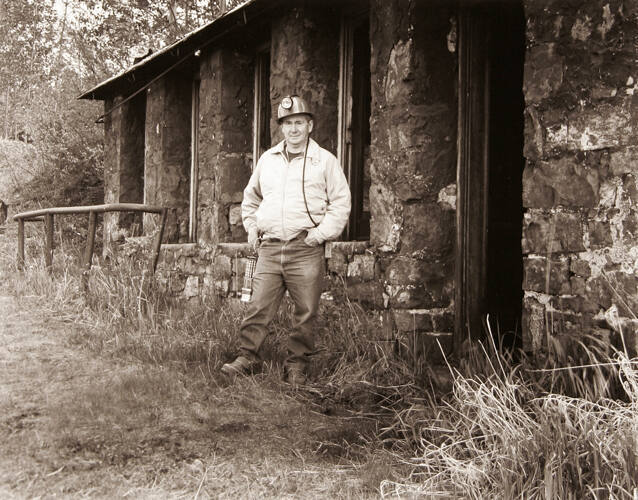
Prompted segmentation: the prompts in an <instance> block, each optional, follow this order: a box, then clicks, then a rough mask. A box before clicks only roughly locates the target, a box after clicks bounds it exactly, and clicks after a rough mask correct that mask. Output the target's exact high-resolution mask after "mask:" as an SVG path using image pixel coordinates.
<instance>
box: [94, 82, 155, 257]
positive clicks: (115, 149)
mask: <svg viewBox="0 0 638 500" xmlns="http://www.w3.org/2000/svg"><path fill="white" fill-rule="evenodd" d="M121 101H122V98H120V97H118V98H116V99H109V100H107V101H105V103H104V109H105V111H110V110H111V109H113V107H114V106H116V105H118V104H119V103H120V102H121ZM145 113H146V98H145V96H144V95H143V94H142V95H141V96H137V97H135V98H133V99H131V100H129V101H127V102H125V103H124V104H122V105H120V106H119V107H118V108H117V109H115V110H114V111H113V112H111V113H109V114H107V115H106V116H105V118H104V147H105V150H106V151H108V154H106V155H105V156H104V203H142V202H143V200H144V123H145ZM141 226H142V218H141V214H135V215H134V214H125V213H120V212H110V213H107V214H104V233H103V234H104V251H105V252H108V251H109V249H111V242H114V241H120V240H122V239H123V238H124V237H125V236H131V235H135V234H139V233H140V231H141V229H142V227H141Z"/></svg>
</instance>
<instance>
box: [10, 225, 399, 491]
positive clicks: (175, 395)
mask: <svg viewBox="0 0 638 500" xmlns="http://www.w3.org/2000/svg"><path fill="white" fill-rule="evenodd" d="M14 236H15V235H14V234H11V230H10V231H9V234H5V235H0V238H2V241H3V246H4V252H3V267H2V269H3V271H2V278H1V279H2V283H3V287H2V288H3V293H4V295H3V296H2V297H1V299H0V315H1V316H2V317H3V318H6V320H5V321H4V323H3V325H2V329H0V342H1V344H0V367H1V368H0V394H1V395H2V397H1V398H0V439H1V440H2V442H3V446H2V448H0V496H3V498H4V497H8V498H14V497H15V498H32V497H39V496H44V497H48V496H50V497H55V496H64V497H85V496H91V497H125V496H131V495H132V496H133V497H136V498H137V497H142V498H166V497H172V498H182V497H184V498H193V497H197V498H211V497H214V498H315V497H327V498H368V497H372V498H374V497H376V496H378V492H379V487H380V484H381V481H383V480H384V479H396V478H398V477H400V474H399V472H398V471H400V470H401V469H402V468H403V467H404V465H402V464H400V463H399V461H398V460H397V459H396V458H395V457H394V456H393V455H391V454H390V453H389V452H388V451H384V450H383V447H382V446H381V442H380V440H379V438H378V436H379V434H380V428H381V426H382V425H383V420H382V419H379V418H377V417H376V416H375V415H371V414H370V412H369V407H367V405H366V402H367V400H365V401H363V400H362V401H363V405H360V404H353V401H352V397H351V396H350V395H348V394H346V393H342V391H341V390H340V389H338V388H336V387H332V388H327V389H325V390H324V391H319V390H318V389H316V388H314V387H313V386H309V387H307V388H305V389H303V390H296V389H293V388H292V387H290V386H288V385H287V384H284V383H283V382H281V379H280V375H281V369H280V367H279V365H278V364H277V363H276V362H275V361H270V362H269V363H268V364H267V365H266V366H265V367H264V369H263V370H262V372H261V373H259V374H256V375H255V376H254V377H250V378H247V379H238V380H229V379H227V378H225V377H222V376H220V375H218V368H219V363H221V361H222V356H227V355H228V353H229V352H230V351H231V349H232V339H230V338H227V339H226V340H224V339H220V338H214V337H215V335H214V331H213V330H214V328H212V327H209V331H204V332H200V335H199V338H196V337H197V336H196V332H195V331H194V330H193V329H194V328H195V326H194V325H193V324H190V325H188V324H187V322H186V321H185V320H184V316H180V318H179V319H175V320H174V321H175V322H176V323H178V324H181V325H182V328H181V329H179V330H178V329H177V327H175V325H174V324H173V320H172V319H170V318H166V317H165V318H163V320H162V321H159V320H158V321H157V323H158V324H154V323H153V322H152V321H150V320H149V319H148V316H146V317H145V318H140V323H138V324H137V325H136V328H132V325H131V323H130V318H129V319H123V318H122V317H118V314H116V313H115V312H114V311H113V310H109V308H110V307H116V302H117V300H120V299H119V298H116V299H113V301H112V302H110V303H108V304H110V305H108V304H107V302H108V301H107V302H104V301H101V302H99V304H98V303H97V299H95V300H96V303H94V304H87V303H86V301H85V300H84V299H82V298H81V294H79V292H78V290H77V289H79V287H80V283H79V281H78V279H77V277H74V276H71V275H70V274H69V273H66V272H64V271H61V272H59V273H58V271H56V272H55V273H54V279H51V278H50V277H48V276H47V275H46V273H45V272H44V271H43V270H41V269H39V268H38V267H37V264H35V261H33V264H34V266H35V267H34V268H33V269H31V270H27V272H26V274H25V275H24V277H21V276H20V275H17V274H16V273H15V271H14V270H13V269H12V263H11V261H12V260H13V252H14V247H15V245H14V243H15V239H13V237H14ZM25 279H26V280H28V282H27V281H26V280H25ZM104 279H105V280H106V277H105V276H104ZM106 281H108V280H106ZM91 286H92V287H98V288H99V287H100V286H107V287H112V286H113V284H112V283H110V282H108V283H106V282H104V283H102V284H99V283H91ZM100 289H101V288H100ZM101 290H103V289H101ZM7 292H9V293H7ZM106 305H108V307H106ZM120 305H122V304H121V303H120ZM138 312H139V311H138ZM228 319H229V321H230V320H231V319H233V318H232V317H231V318H228ZM167 322H168V323H171V326H168V327H167V325H166V324H164V325H162V324H159V323H167ZM141 324H144V325H145V326H144V328H141V327H140V325H141ZM219 342H228V345H226V346H225V350H223V353H222V354H221V355H218V354H214V355H213V354H211V352H212V351H216V344H217V343H219ZM275 356H276V348H275V347H274V346H273V347H272V353H271V357H275ZM317 375H318V374H317ZM350 390H351V392H352V391H353V389H352V388H350ZM356 392H357V393H358V394H362V393H364V392H365V391H362V390H358V391H356ZM403 474H404V475H405V473H403Z"/></svg>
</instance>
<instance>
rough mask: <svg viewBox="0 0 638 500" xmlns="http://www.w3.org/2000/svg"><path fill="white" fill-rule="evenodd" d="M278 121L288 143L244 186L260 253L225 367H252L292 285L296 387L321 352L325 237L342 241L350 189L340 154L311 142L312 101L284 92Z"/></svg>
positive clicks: (290, 372)
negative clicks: (234, 352)
mask: <svg viewBox="0 0 638 500" xmlns="http://www.w3.org/2000/svg"><path fill="white" fill-rule="evenodd" d="M277 121H278V122H279V124H280V126H281V131H282V133H283V135H284V140H283V141H282V142H280V143H279V144H277V145H276V146H275V147H273V148H271V149H269V150H268V151H266V152H265V153H264V154H263V155H262V156H261V158H260V159H259V161H258V162H257V166H256V167H255V170H254V171H253V174H252V176H251V178H250V180H249V181H248V185H247V186H246V189H244V199H243V202H242V205H241V208H242V220H243V223H244V227H245V229H246V231H247V232H248V243H249V244H250V245H251V246H252V248H253V249H255V250H259V254H258V259H257V267H256V269H255V275H254V278H253V298H252V301H251V302H250V305H249V307H248V310H247V312H246V316H245V318H244V321H243V322H242V325H241V328H240V353H239V356H238V357H237V359H235V361H233V362H232V363H226V364H225V365H224V366H222V372H223V373H225V374H227V375H235V374H238V375H247V374H249V373H250V372H251V370H252V367H253V365H254V364H256V363H257V362H258V361H259V348H260V347H261V344H262V342H263V341H264V339H265V338H266V336H267V335H268V325H269V323H270V322H271V320H272V319H273V317H274V315H275V313H276V312H277V309H278V308H279V304H280V303H281V299H282V298H283V296H284V293H285V291H286V290H288V293H289V294H290V298H291V299H292V301H293V303H294V306H295V309H294V318H293V326H292V332H291V334H290V337H289V338H288V357H287V359H286V363H285V367H284V371H285V376H286V380H287V381H288V382H289V383H291V384H295V385H296V384H303V383H304V382H305V381H306V373H307V366H308V362H309V358H308V356H309V355H310V354H312V352H313V350H314V331H315V327H314V323H315V319H316V316H317V310H318V308H319V298H320V296H321V292H322V286H323V276H324V267H325V262H324V242H326V241H328V240H332V239H335V238H337V237H338V236H339V235H340V234H341V232H342V231H343V228H344V227H345V225H346V223H347V221H348V216H349V215H350V189H349V188H348V183H347V181H346V178H345V176H344V175H343V171H342V169H341V165H339V162H338V161H337V158H335V156H334V155H333V154H332V153H330V152H328V151H326V150H325V149H323V148H322V147H320V146H319V145H318V144H317V143H316V142H315V141H314V140H312V139H310V133H311V132H312V128H313V125H314V122H313V114H312V112H311V111H310V108H309V107H308V104H307V103H306V101H304V100H303V99H302V98H301V97H299V96H296V95H293V96H288V97H284V98H283V99H282V101H281V103H280V104H279V107H278V109H277Z"/></svg>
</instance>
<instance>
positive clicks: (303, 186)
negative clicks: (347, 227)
mask: <svg viewBox="0 0 638 500" xmlns="http://www.w3.org/2000/svg"><path fill="white" fill-rule="evenodd" d="M309 143H310V137H308V139H307V140H306V149H305V150H304V152H303V170H302V171H301V192H302V193H303V202H304V205H306V213H307V214H308V217H310V221H311V222H312V223H313V224H314V226H315V227H317V226H318V225H319V224H317V223H316V222H315V220H314V219H313V218H312V215H310V210H309V209H308V202H307V201H306V156H307V155H308V144H309Z"/></svg>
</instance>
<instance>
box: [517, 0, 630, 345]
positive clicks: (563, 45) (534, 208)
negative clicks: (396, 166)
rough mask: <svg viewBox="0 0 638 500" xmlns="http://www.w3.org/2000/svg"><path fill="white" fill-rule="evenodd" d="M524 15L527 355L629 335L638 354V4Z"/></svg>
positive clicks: (567, 5) (559, 5)
mask: <svg viewBox="0 0 638 500" xmlns="http://www.w3.org/2000/svg"><path fill="white" fill-rule="evenodd" d="M525 10H526V17H527V27H528V28H527V44H528V47H527V54H526V63H525V82H524V93H525V100H526V110H525V114H526V129H525V156H526V159H527V163H526V167H525V172H524V177H523V203H524V206H525V207H526V213H525V216H524V223H523V226H524V227H523V253H524V269H525V277H524V284H523V288H524V291H525V296H524V305H523V307H524V311H523V334H524V344H525V347H526V348H527V349H529V350H538V349H542V348H544V347H546V339H547V338H549V337H550V336H552V335H561V334H569V335H577V336H580V335H583V334H588V333H590V334H595V335H599V336H601V335H602V336H604V337H608V336H609V335H612V337H614V334H613V332H619V331H621V330H622V331H623V333H624V334H625V335H626V336H627V338H626V340H627V341H628V343H629V344H633V345H634V349H635V343H636V340H635V336H634V335H635V333H634V332H635V330H636V326H637V322H636V320H635V319H634V318H635V317H636V316H635V315H636V313H637V312H638V277H637V276H638V275H637V271H638V220H637V218H636V210H635V206H636V202H637V201H638V185H637V183H636V178H637V176H638V127H637V125H636V123H638V122H637V121H636V119H637V118H638V116H637V109H638V108H637V107H636V98H637V96H636V95H634V94H635V92H636V88H637V82H638V74H637V73H636V65H635V61H636V45H635V40H636V37H637V36H638V24H637V21H636V20H637V15H638V4H636V2H622V1H618V0H612V1H606V0H605V1H603V0H593V1H590V2H578V3H574V2H568V1H548V2H536V1H531V0H530V1H527V2H525ZM616 340H617V338H616Z"/></svg>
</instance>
